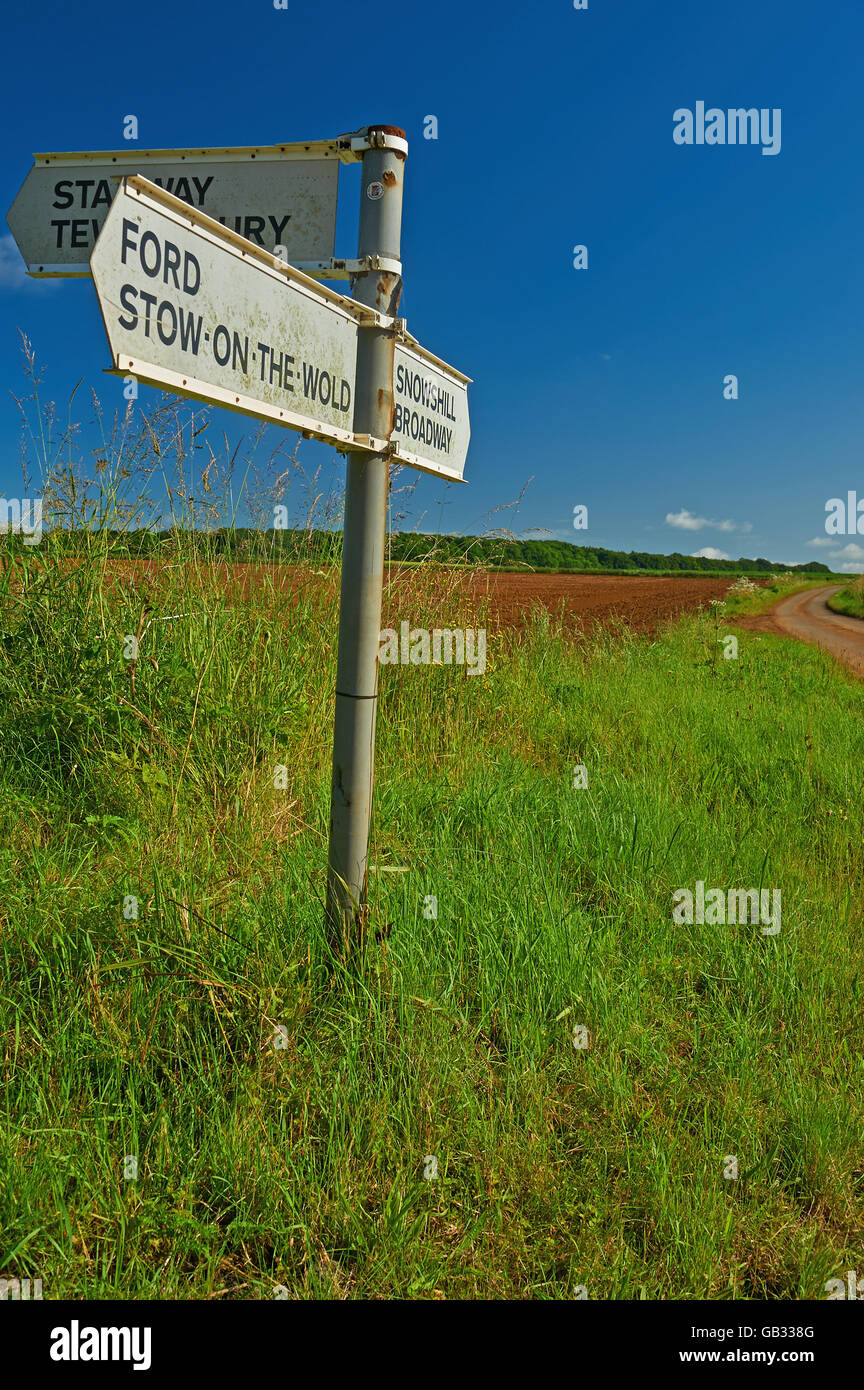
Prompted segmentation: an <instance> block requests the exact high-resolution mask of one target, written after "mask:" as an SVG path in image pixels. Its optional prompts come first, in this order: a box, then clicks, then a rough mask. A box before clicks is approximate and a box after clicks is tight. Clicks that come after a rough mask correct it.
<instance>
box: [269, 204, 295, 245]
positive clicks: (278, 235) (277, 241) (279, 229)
mask: <svg viewBox="0 0 864 1390" xmlns="http://www.w3.org/2000/svg"><path fill="white" fill-rule="evenodd" d="M267 221H268V222H269V223H270V226H271V227H272V228H273V245H274V246H280V245H281V244H282V233H283V231H284V230H285V228H286V227H287V226H288V223H289V222H290V221H291V214H290V212H289V214H288V216H287V217H268V218H267Z"/></svg>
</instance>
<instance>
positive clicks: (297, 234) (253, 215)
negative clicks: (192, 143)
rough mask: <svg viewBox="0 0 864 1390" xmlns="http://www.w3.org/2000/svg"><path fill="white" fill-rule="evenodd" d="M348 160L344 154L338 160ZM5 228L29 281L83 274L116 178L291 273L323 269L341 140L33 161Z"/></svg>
mask: <svg viewBox="0 0 864 1390" xmlns="http://www.w3.org/2000/svg"><path fill="white" fill-rule="evenodd" d="M347 157H348V158H349V159H350V158H351V155H350V154H348V156H347ZM34 158H35V164H34V166H33V168H32V169H31V170H30V173H29V174H28V175H27V178H26V179H25V181H24V183H23V184H22V186H21V190H20V192H19V194H18V196H17V198H16V199H15V202H14V203H13V204H12V207H11V208H10V210H9V214H8V217H7V221H8V223H9V228H10V230H11V232H12V235H13V236H14V238H15V241H16V242H17V243H18V249H19V250H20V252H21V254H22V256H23V257H24V260H25V261H26V263H27V269H28V271H29V273H30V274H31V275H36V276H41V275H65V276H68V275H72V276H75V275H79V276H85V275H89V273H90V268H89V261H90V253H91V251H92V250H93V247H94V245H95V243H96V239H97V237H98V235H99V232H100V230H101V227H102V223H103V222H104V220H105V217H106V214H107V212H108V209H109V207H110V206H111V202H112V200H113V198H114V195H115V193H116V192H117V188H118V186H119V180H120V178H121V177H122V176H124V175H127V174H128V175H132V174H143V175H145V177H146V178H148V179H149V180H150V181H151V182H152V183H156V184H158V185H159V186H160V187H162V188H164V189H165V190H166V192H168V193H173V194H174V195H175V197H178V198H181V199H182V200H183V201H184V202H186V203H189V205H190V206H191V207H194V208H196V209H197V210H198V211H200V212H203V213H206V214H207V215H208V216H210V217H213V218H215V219H216V221H217V222H221V223H222V224H223V225H224V226H226V227H228V228H229V230H230V231H232V232H236V233H237V234H238V235H239V236H242V237H245V238H246V239H247V240H249V241H253V242H255V243H256V245H258V246H263V247H266V249H267V250H268V251H272V250H273V249H274V247H276V246H281V247H283V248H284V255H285V259H286V260H288V261H290V263H291V264H292V265H296V264H298V262H299V263H303V262H310V263H312V262H319V261H325V262H326V261H329V260H330V259H331V258H332V257H333V253H334V246H335V235H336V196H337V187H338V181H339V162H340V159H344V158H346V153H345V139H344V138H343V140H342V141H339V140H317V141H308V142H307V143H306V144H292V145H270V146H261V147H254V148H248V149H225V150H222V149H214V150H136V149H129V148H127V149H125V150H108V151H101V152H97V153H95V154H37V155H35V156H34Z"/></svg>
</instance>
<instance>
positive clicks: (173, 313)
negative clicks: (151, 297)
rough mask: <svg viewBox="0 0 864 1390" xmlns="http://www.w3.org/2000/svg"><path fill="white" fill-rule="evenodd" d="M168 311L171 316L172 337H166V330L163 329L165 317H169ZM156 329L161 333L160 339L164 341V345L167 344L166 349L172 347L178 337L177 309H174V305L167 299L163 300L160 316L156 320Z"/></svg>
mask: <svg viewBox="0 0 864 1390" xmlns="http://www.w3.org/2000/svg"><path fill="white" fill-rule="evenodd" d="M166 310H167V312H168V314H170V316H171V334H170V336H166V334H165V330H164V328H163V327H162V320H163V317H167V315H166ZM156 327H157V329H158V331H159V337H160V338H161V339H162V341H163V343H164V344H165V346H166V347H170V346H171V344H172V343H173V341H174V339H175V338H176V337H177V313H176V311H175V309H174V305H173V304H171V303H170V301H169V300H167V299H163V300H162V303H161V304H160V305H159V316H158V318H157V319H156Z"/></svg>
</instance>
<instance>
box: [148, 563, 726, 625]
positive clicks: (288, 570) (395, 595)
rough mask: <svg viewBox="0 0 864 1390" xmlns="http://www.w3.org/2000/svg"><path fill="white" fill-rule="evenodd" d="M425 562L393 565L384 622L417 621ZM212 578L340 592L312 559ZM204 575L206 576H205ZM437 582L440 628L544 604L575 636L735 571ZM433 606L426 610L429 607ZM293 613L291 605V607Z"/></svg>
mask: <svg viewBox="0 0 864 1390" xmlns="http://www.w3.org/2000/svg"><path fill="white" fill-rule="evenodd" d="M163 566H164V562H162V561H158V560H151V559H148V560H141V561H133V562H131V564H128V565H126V564H124V566H123V571H124V573H125V575H126V576H127V577H128V576H129V573H130V570H132V571H134V572H135V573H137V574H138V575H139V576H141V574H142V572H145V573H147V574H149V575H150V576H151V577H152V579H153V580H156V581H157V582H156V585H155V586H154V587H155V588H158V578H157V576H158V572H159V571H160V570H161V569H163ZM422 568H423V567H420V566H399V565H393V566H390V567H389V568H388V571H387V575H386V580H385V591H384V611H383V616H382V626H384V627H387V626H392V625H394V624H398V623H400V622H401V621H405V620H407V621H409V622H412V623H414V622H419V620H420V614H419V612H417V611H415V609H414V605H413V603H412V599H413V596H414V594H415V592H416V588H417V582H418V579H419V578H420V572H421V569H422ZM201 570H202V571H203V572H205V573H206V572H207V571H208V570H209V573H210V576H211V577H212V576H213V575H218V576H219V578H220V582H221V583H222V584H223V585H224V586H225V587H226V588H229V589H231V590H232V591H233V592H235V593H237V594H238V595H239V596H241V597H243V598H245V599H246V600H247V601H249V600H252V599H253V597H254V594H255V592H256V591H258V590H260V589H261V588H262V587H266V588H267V589H268V590H270V592H271V594H272V595H273V596H274V597H279V596H282V595H284V597H285V598H286V599H289V598H290V596H291V595H292V594H294V595H299V594H300V593H305V594H306V595H310V592H317V593H320V596H321V597H322V598H323V597H324V596H325V595H326V594H327V593H330V594H332V595H333V596H335V595H336V593H337V592H338V586H339V575H338V572H337V571H335V570H333V569H330V568H328V570H327V572H326V573H325V572H324V571H323V570H318V569H316V568H314V567H313V566H306V565H282V566H275V565H267V564H252V563H250V564H247V563H238V562H235V563H230V564H218V565H213V566H212V567H211V566H206V565H205V566H202V567H201ZM202 577H203V575H202ZM430 578H431V575H430V572H429V571H428V570H426V571H425V572H424V573H423V590H424V597H425V602H424V605H423V606H424V608H427V605H428V604H429V602H430V597H431V593H430V582H429V581H430ZM435 578H436V583H435V584H434V585H432V586H431V588H433V589H437V590H438V593H439V597H438V599H437V601H435V600H433V610H434V613H435V621H436V622H438V623H440V625H441V626H462V627H470V626H475V625H477V624H480V625H484V624H485V626H486V627H487V628H489V629H490V630H491V631H492V632H495V631H503V630H506V629H508V628H510V629H512V628H519V627H522V626H524V624H525V623H526V622H527V621H528V620H529V619H530V616H531V613H532V611H533V610H535V609H536V608H538V607H540V608H545V609H546V610H547V611H548V612H549V614H550V615H551V616H553V617H558V616H560V617H561V619H562V622H563V626H564V628H565V631H569V632H571V633H572V634H573V635H577V634H579V633H582V632H585V633H589V632H591V631H594V630H595V629H597V628H599V627H610V626H611V627H614V626H617V625H619V624H621V623H624V624H626V625H627V626H628V627H629V628H630V629H632V630H633V631H635V632H642V633H648V634H650V633H654V632H656V630H657V629H658V627H660V626H661V625H662V624H663V623H664V622H667V621H668V620H669V619H671V618H675V617H677V616H678V614H680V613H686V612H694V611H696V610H698V609H704V608H707V607H708V605H709V603H710V601H711V600H712V599H722V598H724V597H725V595H726V593H727V591H728V589H729V586H730V584H731V583H733V582H734V580H735V576H734V575H730V576H729V577H728V578H722V579H717V578H702V577H700V576H695V577H693V576H691V577H681V578H678V577H673V578H659V577H657V578H655V577H652V576H640V575H626V576H621V577H618V576H609V575H602V574H499V573H493V572H491V571H486V570H476V571H460V570H452V569H450V570H446V569H442V570H438V571H437V573H436V576H435ZM427 612H428V609H427ZM289 615H290V610H289Z"/></svg>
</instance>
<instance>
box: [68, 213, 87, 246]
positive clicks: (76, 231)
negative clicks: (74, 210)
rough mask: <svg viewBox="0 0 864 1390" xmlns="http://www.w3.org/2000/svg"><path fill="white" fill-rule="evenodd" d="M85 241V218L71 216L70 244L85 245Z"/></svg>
mask: <svg viewBox="0 0 864 1390" xmlns="http://www.w3.org/2000/svg"><path fill="white" fill-rule="evenodd" d="M87 244H88V243H87V218H86V217H73V218H72V241H71V245H72V246H86V245H87Z"/></svg>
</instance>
